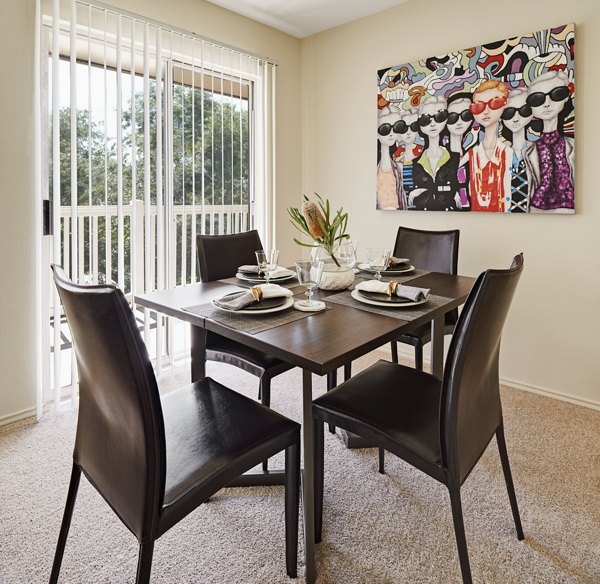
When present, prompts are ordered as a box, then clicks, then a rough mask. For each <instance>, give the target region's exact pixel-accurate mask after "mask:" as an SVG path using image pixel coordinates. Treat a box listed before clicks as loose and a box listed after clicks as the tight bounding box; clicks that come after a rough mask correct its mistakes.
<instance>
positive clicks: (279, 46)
mask: <svg viewBox="0 0 600 584" xmlns="http://www.w3.org/2000/svg"><path fill="white" fill-rule="evenodd" d="M110 3H111V4H113V5H118V6H120V7H121V8H123V9H125V10H129V11H132V12H137V13H139V14H145V15H147V16H149V17H151V18H155V19H156V20H160V21H163V22H166V23H169V24H172V25H175V26H179V27H181V28H184V29H187V30H192V31H193V32H196V33H198V34H200V35H203V36H207V37H210V38H214V39H218V40H220V41H221V42H224V43H229V44H232V45H235V46H238V47H240V48H244V49H246V50H248V51H252V52H255V53H259V54H263V55H266V56H269V57H271V58H273V59H275V60H276V61H278V62H279V63H280V67H279V68H278V73H277V75H278V89H277V90H278V95H277V140H278V144H279V148H278V153H277V191H278V198H277V218H278V246H279V247H280V249H281V250H282V258H283V261H285V262H289V261H292V260H293V259H294V258H295V257H296V256H298V255H300V251H299V250H298V249H297V247H296V246H295V245H294V244H293V242H292V241H291V228H290V226H289V223H288V220H287V215H286V212H285V209H286V208H287V207H289V206H290V205H292V204H293V205H296V204H298V203H299V202H300V195H301V193H302V192H307V193H311V192H313V191H318V192H320V193H322V194H324V195H327V196H329V197H330V198H331V199H332V201H333V202H334V203H335V204H336V205H344V206H345V207H347V208H348V209H349V210H350V212H351V229H352V235H353V237H354V238H356V239H357V240H358V241H359V242H360V245H361V246H362V247H363V249H364V247H366V245H368V244H387V245H391V243H392V242H393V240H394V235H395V232H396V229H397V226H398V225H399V224H401V223H402V224H405V225H410V226H415V227H423V228H432V229H444V228H449V227H458V228H460V229H461V239H462V240H461V252H460V270H461V272H462V273H465V274H471V275H476V274H477V273H479V271H480V270H482V269H484V268H485V267H488V266H505V265H507V264H508V262H509V260H510V258H511V256H512V255H513V254H514V253H516V252H518V251H521V250H522V251H524V252H525V257H526V271H525V274H524V275H523V278H522V280H521V286H520V289H519V293H518V296H517V298H516V300H515V304H514V308H513V310H512V313H511V316H510V321H509V323H508V326H507V329H506V333H505V336H504V345H503V362H502V374H503V376H504V377H505V378H506V379H508V380H510V381H512V382H513V383H514V384H522V385H524V386H527V387H530V388H534V389H539V390H542V391H549V392H555V393H557V394H565V395H568V396H571V397H573V398H575V399H577V400H580V401H581V402H588V403H590V404H596V405H599V404H600V395H599V389H598V386H599V384H598V382H597V380H598V379H599V378H600V359H599V358H598V357H599V356H600V355H599V351H598V347H599V345H600V343H599V341H598V338H597V334H596V333H597V332H598V331H600V304H599V303H598V298H599V297H600V229H598V227H597V226H598V223H599V219H600V208H599V207H600V204H599V196H598V188H597V187H596V183H597V180H596V175H595V173H596V171H597V169H598V162H597V160H598V156H597V152H598V146H597V145H596V142H595V139H594V138H595V136H597V135H598V134H599V133H600V127H599V125H600V119H599V118H598V117H597V116H596V110H597V108H596V107H595V106H596V102H597V99H598V98H597V96H598V95H600V76H598V75H597V74H596V72H595V70H594V68H593V67H594V64H595V63H596V62H598V60H599V59H600V2H598V1H597V0H572V1H570V2H564V0H561V1H559V0H530V1H528V2H522V1H520V2H519V1H517V0H504V2H502V3H497V2H495V1H492V0H481V1H480V2H478V3H473V2H472V1H471V0H454V2H452V3H449V2H446V1H445V0H411V2H409V3H408V4H407V5H406V6H401V7H399V8H396V9H391V10H388V11H386V12H383V13H380V14H378V15H375V16H373V17H370V18H366V19H363V20H361V21H358V22H356V23H351V24H349V25H345V26H343V27H340V28H337V29H334V30H332V31H329V32H325V33H322V34H320V35H316V36H314V37H310V38H308V39H305V40H303V41H302V42H300V41H298V40H297V39H295V38H292V37H289V36H288V35H285V34H283V33H280V32H277V31H274V30H273V29H270V28H269V27H266V26H263V25H261V24H258V23H255V22H253V21H251V20H248V19H246V18H243V17H241V16H238V15H235V14H233V13H231V12H228V11H226V10H223V9H221V8H218V7H216V6H214V5H212V4H209V3H206V2H204V1H203V0H171V1H170V2H164V1H163V0H112V1H111V2H110ZM34 6H35V2H34V0H2V2H1V3H0V51H1V52H0V54H2V55H3V56H4V58H3V59H2V63H1V64H0V72H1V77H0V78H1V79H2V82H1V88H2V91H0V128H1V132H2V133H1V139H0V176H1V177H2V180H1V181H0V201H1V203H2V213H1V214H0V242H1V250H2V253H1V258H2V260H1V262H2V263H1V273H2V275H3V280H2V286H1V289H2V296H1V298H2V304H1V306H2V309H1V310H2V312H1V315H2V332H3V334H2V335H1V338H0V371H1V372H2V376H1V380H2V381H1V382H0V424H2V423H6V422H7V421H9V420H12V419H17V418H19V417H22V416H23V415H25V414H27V413H32V411H33V407H34V404H35V359H34V351H35V318H34V316H35V315H34V308H35V298H34V285H35V278H36V274H35V266H34V261H35V254H34V244H33V242H34V233H35V229H37V228H38V227H39V226H37V225H35V221H34V219H33V212H34V206H33V196H34V195H33V171H32V165H33V82H34V77H33V76H34V72H33V55H34V51H33V46H34ZM565 22H575V23H576V25H577V29H576V32H577V47H576V51H577V64H576V66H577V73H576V75H577V119H578V125H577V186H576V189H577V194H576V196H577V200H576V205H577V214H576V215H575V216H572V217H544V216H514V217H498V216H493V215H492V216H487V215H481V216H471V215H467V214H465V215H463V214H458V213H456V214H450V215H447V214H443V213H384V212H377V211H375V210H374V196H375V195H374V184H375V164H376V161H375V154H376V152H375V140H376V134H375V126H376V108H375V98H374V96H375V80H376V71H377V69H379V68H381V67H384V66H389V65H395V64H400V63H403V62H407V61H410V60H413V59H415V58H419V57H426V56H429V55H433V54H435V53H443V52H446V51H448V50H452V49H458V48H464V47H466V46H468V45H471V44H480V43H484V42H488V41H493V40H497V39H500V38H506V37H508V36H511V35H514V34H517V33H521V32H528V31H533V30H539V29H541V28H545V27H548V26H553V25H557V24H562V23H565ZM11 57H12V58H11ZM301 121H302V124H301V123H300V122H301ZM584 124H585V125H584ZM288 234H289V236H288Z"/></svg>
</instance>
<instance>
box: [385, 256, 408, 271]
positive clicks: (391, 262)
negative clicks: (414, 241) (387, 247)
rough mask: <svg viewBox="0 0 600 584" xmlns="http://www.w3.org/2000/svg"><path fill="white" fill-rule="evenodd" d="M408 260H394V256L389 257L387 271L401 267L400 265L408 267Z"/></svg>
mask: <svg viewBox="0 0 600 584" xmlns="http://www.w3.org/2000/svg"><path fill="white" fill-rule="evenodd" d="M409 262H410V260H409V259H408V258H395V257H394V256H390V259H389V260H388V269H389V268H394V267H402V264H406V265H407V266H408V265H409Z"/></svg>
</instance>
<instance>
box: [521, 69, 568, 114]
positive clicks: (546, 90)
mask: <svg viewBox="0 0 600 584" xmlns="http://www.w3.org/2000/svg"><path fill="white" fill-rule="evenodd" d="M568 99H569V88H568V87H567V85H566V83H565V81H564V80H562V79H560V78H559V77H552V78H550V79H543V80H539V81H534V82H533V83H532V84H531V85H530V86H529V90H528V92H527V103H528V105H529V106H530V107H531V111H532V112H533V115H534V116H535V117H536V118H539V119H540V120H551V119H553V118H556V117H557V116H558V114H559V113H560V112H561V111H562V109H563V108H564V107H565V103H567V100H568Z"/></svg>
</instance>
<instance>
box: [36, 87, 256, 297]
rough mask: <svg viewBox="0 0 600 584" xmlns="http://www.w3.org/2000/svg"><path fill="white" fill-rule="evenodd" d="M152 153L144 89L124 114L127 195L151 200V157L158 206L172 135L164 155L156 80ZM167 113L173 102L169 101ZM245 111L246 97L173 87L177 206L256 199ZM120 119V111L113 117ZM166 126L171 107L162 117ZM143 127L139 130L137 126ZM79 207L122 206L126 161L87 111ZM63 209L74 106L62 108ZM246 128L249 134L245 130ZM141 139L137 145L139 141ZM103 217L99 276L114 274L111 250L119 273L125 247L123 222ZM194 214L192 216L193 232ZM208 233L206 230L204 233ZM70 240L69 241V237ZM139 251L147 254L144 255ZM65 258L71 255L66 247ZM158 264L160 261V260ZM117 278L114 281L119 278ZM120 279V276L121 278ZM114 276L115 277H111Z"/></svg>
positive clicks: (86, 261) (88, 236)
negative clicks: (120, 252)
mask: <svg viewBox="0 0 600 584" xmlns="http://www.w3.org/2000/svg"><path fill="white" fill-rule="evenodd" d="M148 97H149V114H150V115H149V128H148V134H149V148H148V149H147V150H145V149H144V129H145V128H144V93H143V92H142V91H139V92H137V93H136V94H135V97H134V103H133V105H134V108H133V109H134V116H135V117H132V104H131V100H130V101H129V102H128V103H124V104H123V111H122V143H121V145H122V158H123V165H122V193H123V199H122V200H123V204H124V205H131V203H132V200H133V199H134V198H135V199H136V200H138V201H139V200H142V201H143V200H144V179H145V176H144V175H145V167H144V160H145V159H146V157H149V159H150V177H149V184H150V204H151V205H156V202H157V181H156V176H157V161H158V157H159V156H161V157H162V160H163V164H162V169H163V190H164V192H163V201H165V200H166V196H165V194H164V193H166V187H167V185H166V180H167V177H168V176H169V175H168V174H167V173H166V168H167V162H168V161H166V159H165V156H166V152H165V150H164V149H165V144H166V140H165V139H164V130H161V131H162V132H163V140H162V145H163V146H162V148H163V151H162V152H160V153H159V152H158V151H157V110H156V89H155V81H151V83H150V88H149V95H148ZM162 103H163V109H164V108H165V104H166V100H165V99H164V97H163V100H162ZM243 106H244V107H240V100H239V99H237V98H235V97H234V98H233V99H231V98H230V97H228V96H221V94H219V93H216V94H215V93H211V92H210V91H204V92H202V91H201V90H200V89H192V88H191V87H188V86H181V85H175V86H173V110H172V128H173V158H172V166H173V169H172V171H173V172H172V177H173V202H174V204H175V205H191V204H192V203H193V202H195V203H196V205H201V204H202V203H204V204H207V205H213V204H214V205H221V204H224V205H232V204H242V205H244V204H245V205H248V204H249V199H250V136H249V116H248V109H247V102H243ZM109 115H110V116H116V112H109ZM162 119H163V124H164V120H165V119H166V109H164V111H163V115H162ZM133 122H135V131H134V127H133V126H134V123H133ZM76 124H77V129H76V136H77V144H76V149H75V155H76V156H77V197H76V199H77V203H78V205H80V206H87V205H92V206H97V205H117V203H118V179H117V177H118V159H117V152H118V148H117V140H116V137H115V136H111V135H107V133H106V131H105V124H104V121H103V120H101V121H98V120H97V119H96V118H92V119H90V113H89V111H88V110H87V109H80V110H78V111H77V117H76ZM59 129H60V204H61V206H70V205H71V156H73V151H72V149H71V112H70V108H69V107H63V108H61V109H60V119H59ZM240 130H241V133H240ZM134 136H135V144H134V143H133V138H134ZM49 143H50V148H49V152H48V155H49V156H48V159H49V161H50V163H49V165H48V168H49V188H50V196H51V197H53V196H54V193H52V185H53V181H52V163H51V161H52V152H51V144H52V141H51V140H49ZM134 161H135V189H134V185H133V163H134ZM108 219H109V221H108V224H107V222H106V220H105V219H104V218H103V217H99V218H98V233H97V237H98V256H99V257H98V265H99V268H98V269H99V272H101V273H102V274H104V273H105V272H106V253H107V252H108V253H109V254H110V257H111V262H112V266H113V270H114V271H115V272H116V266H117V265H118V257H117V253H118V252H117V249H118V248H117V245H116V242H117V241H118V239H117V238H118V225H117V219H116V218H115V217H113V218H112V219H111V218H108ZM190 220H191V217H188V221H187V223H188V229H189V225H190ZM206 220H207V218H205V217H200V216H199V217H198V218H197V222H198V223H199V224H202V222H204V224H205V225H206ZM107 229H110V230H111V238H110V241H111V249H110V250H107V249H106V245H107V244H106V242H107V238H106V231H107ZM199 229H200V228H199ZM91 230H92V221H91V220H89V221H88V219H86V221H85V229H84V234H79V237H82V235H84V254H83V257H82V258H80V259H79V261H80V262H83V266H84V271H86V272H91V270H92V268H91V265H90V264H91V261H92V260H91V258H90V256H91V253H90V245H91V241H92V239H93V238H92V233H91ZM176 230H177V237H176V241H177V250H181V248H182V232H183V229H182V224H181V222H179V224H178V225H177V226H176ZM130 231H131V230H130V222H129V219H128V217H125V221H124V254H125V272H126V273H125V288H126V290H130V289H131V262H130V249H131V245H130V236H131V233H130ZM63 241H64V239H63ZM185 245H186V248H188V249H187V254H186V255H187V261H188V265H187V270H186V271H187V274H188V275H189V274H190V273H191V265H190V262H191V255H192V254H191V251H190V246H191V245H195V242H192V241H191V238H190V236H189V232H188V237H187V240H186V242H185ZM139 253H142V251H141V250H140V252H139ZM63 257H64V250H63ZM152 261H153V262H155V261H156V259H155V258H154V257H153V258H152ZM176 270H177V273H176V281H177V283H183V282H182V276H181V274H182V267H181V262H179V261H178V262H177V267H176ZM111 277H113V276H111ZM114 278H116V276H114ZM108 279H110V277H109V278H108Z"/></svg>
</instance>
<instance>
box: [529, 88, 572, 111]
mask: <svg viewBox="0 0 600 584" xmlns="http://www.w3.org/2000/svg"><path fill="white" fill-rule="evenodd" d="M569 93H570V91H569V88H568V87H566V86H564V85H561V86H560V87H555V88H554V89H552V90H551V91H549V92H548V93H543V92H542V91H536V92H535V93H532V94H531V95H528V96H527V103H528V104H529V105H530V106H531V107H540V106H541V105H544V104H545V103H546V98H547V97H549V98H550V99H551V100H552V101H562V100H563V99H567V97H569Z"/></svg>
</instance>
